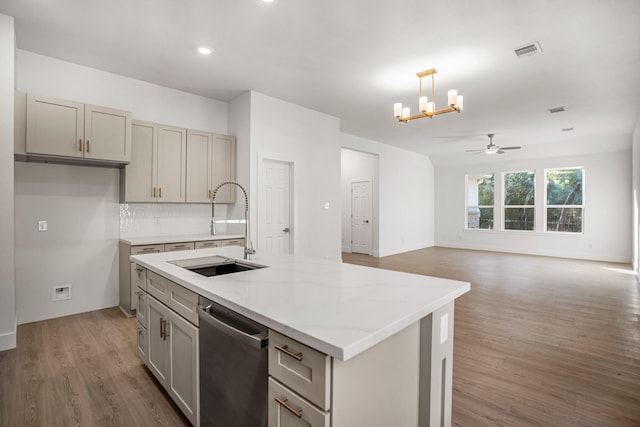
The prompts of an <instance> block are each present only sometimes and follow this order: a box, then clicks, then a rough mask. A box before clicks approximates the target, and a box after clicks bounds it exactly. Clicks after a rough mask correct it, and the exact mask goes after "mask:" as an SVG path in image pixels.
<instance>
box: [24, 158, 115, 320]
mask: <svg viewBox="0 0 640 427" xmlns="http://www.w3.org/2000/svg"><path fill="white" fill-rule="evenodd" d="M15 174H16V182H15V193H16V219H15V227H16V279H17V302H18V323H20V324H22V323H28V322H33V321H37V320H44V319H50V318H54V317H60V316H64V315H67V314H71V313H81V312H84V311H90V310H96V309H100V308H105V307H113V306H115V305H118V231H119V227H118V224H119V216H118V211H119V203H118V199H119V197H118V189H119V187H118V170H117V169H110V168H92V167H83V166H75V167H71V166H65V165H54V164H39V163H24V162H16V164H15ZM39 220H46V221H47V222H48V231H46V232H38V221H39ZM66 284H70V285H71V296H72V298H71V299H70V300H66V301H56V302H54V301H53V288H54V287H55V286H63V285H66Z"/></svg>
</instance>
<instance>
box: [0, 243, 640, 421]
mask: <svg viewBox="0 0 640 427" xmlns="http://www.w3.org/2000/svg"><path fill="white" fill-rule="evenodd" d="M343 258H344V261H345V262H350V263H355V264H362V265H369V266H372V267H378V268H388V269H392V270H399V271H406V272H412V273H417V274H427V275H432V276H438V277H446V278H451V279H458V280H464V281H469V282H471V291H470V292H469V293H467V294H465V295H464V296H462V297H461V298H459V299H458V300H457V302H456V313H455V338H454V340H455V341H454V368H453V376H454V384H453V387H454V391H453V424H454V425H455V426H465V427H481V426H513V427H527V426H594V427H595V426H598V427H602V426H616V427H617V426H640V285H639V284H638V281H637V278H636V277H635V276H633V275H631V274H630V273H631V269H630V266H628V265H624V264H613V263H602V262H591V261H579V260H567V259H558V258H546V257H535V256H526V255H513V254H504V253H495V252H481V251H465V250H457V249H445V248H428V249H423V250H418V251H413V252H408V253H405V254H400V255H394V256H390V257H384V258H373V257H368V256H364V255H356V254H343ZM135 338H136V336H135V319H133V318H126V317H125V316H124V315H123V314H122V313H121V311H120V310H119V309H117V308H111V309H106V310H99V311H94V312H90V313H84V314H78V315H74V316H68V317H63V318H59V319H52V320H47V321H43V322H35V323H29V324H25V325H20V326H19V327H18V346H17V348H16V349H14V350H9V351H5V352H0V426H3V427H4V426H7V427H9V426H11V427H13V426H43V427H44V426H47V427H49V426H53V427H57V426H65V427H66V426H127V427H128V426H187V425H189V422H188V421H187V420H186V419H185V418H184V417H183V416H182V415H181V413H180V410H179V409H178V408H177V407H176V406H175V405H174V404H173V403H172V401H171V399H170V398H169V397H168V396H167V395H166V393H164V392H163V391H162V389H161V387H160V386H159V385H158V384H157V382H156V381H155V380H154V378H153V375H151V373H150V372H149V371H148V370H147V369H146V368H145V367H144V366H143V365H142V363H141V361H140V359H139V358H138V357H137V355H136V351H135ZM353 427H366V426H353ZM389 427H405V426H389ZM411 427H413V426H411Z"/></svg>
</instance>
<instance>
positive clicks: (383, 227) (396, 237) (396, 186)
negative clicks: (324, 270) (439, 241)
mask: <svg viewBox="0 0 640 427" xmlns="http://www.w3.org/2000/svg"><path fill="white" fill-rule="evenodd" d="M341 145H342V147H344V148H348V149H352V150H359V151H363V152H367V153H372V154H376V155H378V157H379V164H378V173H379V192H378V205H379V212H378V215H379V220H378V227H379V236H378V253H374V256H381V257H382V256H387V255H393V254H396V253H401V252H407V251H412V250H416V249H420V248H425V247H430V246H433V244H434V215H435V208H434V191H435V190H434V168H433V164H432V163H431V160H430V159H429V157H427V156H423V155H420V154H416V153H414V152H411V151H407V150H403V149H400V148H396V147H392V146H389V145H385V144H381V143H378V142H375V141H371V140H368V139H364V138H359V137H356V136H353V135H349V134H345V133H343V134H341Z"/></svg>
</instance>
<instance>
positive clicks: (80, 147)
mask: <svg viewBox="0 0 640 427" xmlns="http://www.w3.org/2000/svg"><path fill="white" fill-rule="evenodd" d="M78 151H80V152H82V138H80V139H79V140H78Z"/></svg>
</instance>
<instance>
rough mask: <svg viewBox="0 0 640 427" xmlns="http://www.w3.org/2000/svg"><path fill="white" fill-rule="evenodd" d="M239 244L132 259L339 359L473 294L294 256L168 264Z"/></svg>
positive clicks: (230, 252)
mask: <svg viewBox="0 0 640 427" xmlns="http://www.w3.org/2000/svg"><path fill="white" fill-rule="evenodd" d="M242 251H243V248H241V247H223V248H211V249H198V250H195V251H183V252H165V253H158V254H147V255H135V256H132V257H131V260H132V261H133V262H136V263H137V264H139V265H141V266H143V267H145V268H147V269H149V270H151V271H154V272H156V273H158V274H160V275H162V276H164V277H166V278H168V279H169V280H172V281H174V282H176V283H178V284H180V285H182V286H184V287H186V288H188V289H190V290H192V291H194V292H196V293H198V294H200V295H202V296H204V297H206V298H208V299H210V300H212V301H215V302H217V303H219V304H222V305H223V306H226V307H227V308H229V309H231V310H234V311H236V312H238V313H240V314H242V315H244V316H247V317H249V318H251V319H253V320H255V321H257V322H259V323H261V324H263V325H265V326H267V327H268V328H271V329H274V330H276V331H278V332H280V333H282V334H284V335H287V336H289V337H291V338H293V339H295V340H297V341H300V342H302V343H303V344H306V345H308V346H310V347H312V348H315V349H317V350H319V351H321V352H323V353H326V354H329V355H330V356H333V357H335V358H337V359H340V360H348V359H350V358H352V357H354V356H356V355H358V354H360V353H362V352H364V351H366V350H367V349H369V348H371V347H373V346H375V345H376V344H377V343H379V342H381V341H382V340H384V339H385V338H387V337H389V336H391V335H393V334H395V333H397V332H399V331H400V330H402V329H404V328H405V327H407V326H409V325H411V324H412V323H414V322H416V321H418V320H420V319H422V318H423V317H425V316H427V315H429V314H430V313H432V312H433V311H434V310H436V309H438V308H440V307H442V306H443V305H445V304H447V303H449V302H451V301H453V300H454V299H455V298H457V297H459V296H460V295H462V294H464V293H466V292H468V291H469V290H470V289H471V285H470V284H469V283H467V282H459V281H454V280H448V279H440V278H435V277H429V276H421V275H416V274H409V273H401V272H396V271H391V270H382V269H376V268H370V267H362V266H357V265H351V264H344V263H340V262H337V261H326V260H322V259H315V258H306V257H300V256H295V255H278V256H259V255H254V256H252V257H251V260H250V262H252V263H255V264H261V265H265V266H267V267H268V268H262V269H257V270H250V271H243V272H238V273H233V274H228V275H222V276H216V277H205V276H201V275H199V274H197V273H194V272H192V271H189V270H186V269H184V268H181V267H178V266H176V265H174V264H172V263H171V262H170V261H177V260H185V259H192V258H200V257H207V256H213V255H222V256H228V257H232V258H237V259H242Z"/></svg>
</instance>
